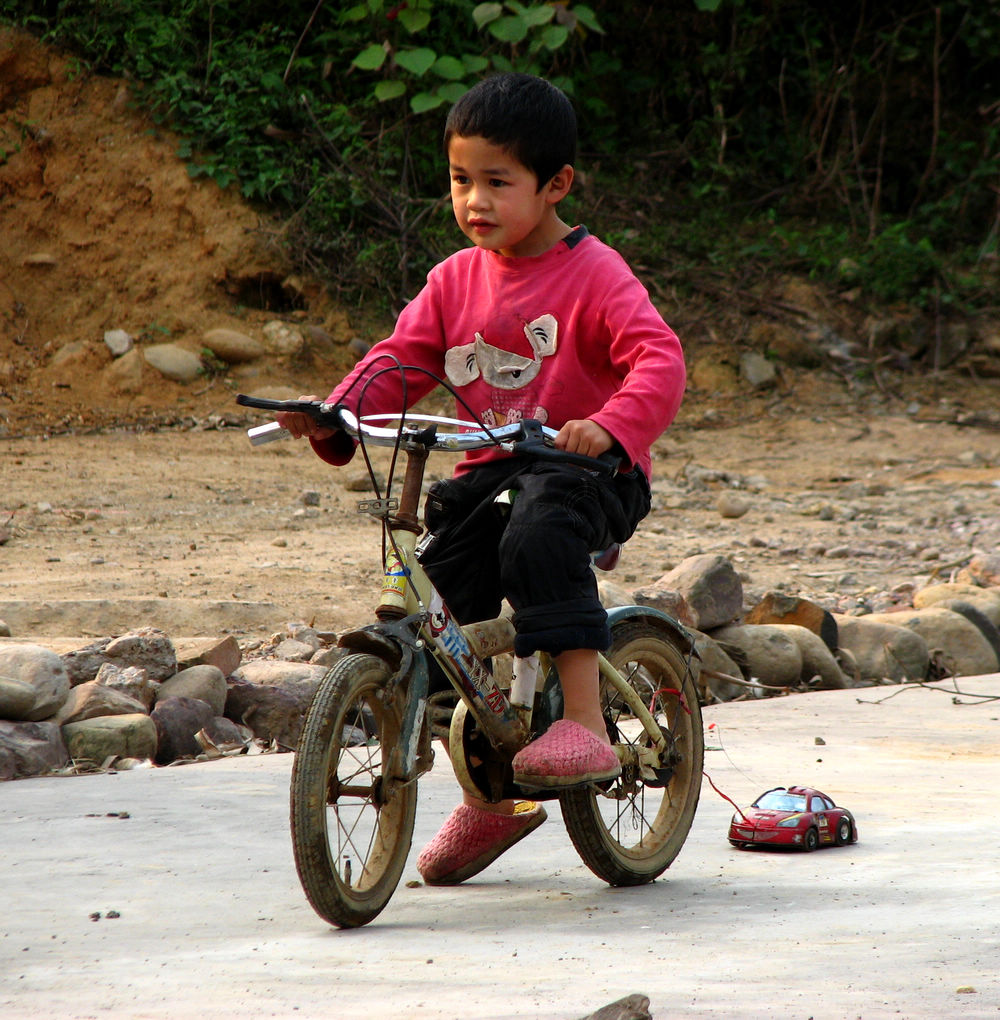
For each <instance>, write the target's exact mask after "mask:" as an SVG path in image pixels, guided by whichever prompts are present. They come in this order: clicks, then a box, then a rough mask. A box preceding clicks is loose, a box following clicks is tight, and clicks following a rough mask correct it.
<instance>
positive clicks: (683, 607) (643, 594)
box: [621, 579, 695, 627]
mask: <svg viewBox="0 0 1000 1020" xmlns="http://www.w3.org/2000/svg"><path fill="white" fill-rule="evenodd" d="M661 580H662V579H661ZM621 604H622V605H630V604H635V605H638V606H649V607H650V608H651V609H658V610H659V611H660V612H661V613H666V614H667V616H672V617H673V618H674V619H675V620H677V621H679V622H680V623H683V624H684V626H685V627H694V626H695V615H694V613H693V612H692V611H691V607H690V606H688V604H687V602H686V601H685V600H684V596H683V595H682V594H681V593H680V592H679V591H674V590H673V589H672V588H666V587H661V586H660V584H659V583H658V582H657V583H654V584H650V585H647V586H646V587H645V588H636V589H635V591H633V592H632V597H631V598H630V599H629V600H628V602H624V603H621Z"/></svg>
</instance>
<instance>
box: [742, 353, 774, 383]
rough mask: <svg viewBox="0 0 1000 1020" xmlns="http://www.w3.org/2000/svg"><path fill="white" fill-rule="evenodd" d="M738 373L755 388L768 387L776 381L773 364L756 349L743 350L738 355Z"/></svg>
mask: <svg viewBox="0 0 1000 1020" xmlns="http://www.w3.org/2000/svg"><path fill="white" fill-rule="evenodd" d="M740 375H741V376H742V378H743V379H744V380H745V381H746V382H748V383H749V384H750V385H751V386H752V387H753V388H754V389H755V390H763V389H769V388H770V387H772V386H774V385H775V383H777V381H778V373H777V371H776V370H775V368H774V365H772V364H771V362H770V361H768V360H767V358H765V357H764V355H763V354H759V353H758V352H757V351H745V352H744V353H743V354H742V355H741V356H740Z"/></svg>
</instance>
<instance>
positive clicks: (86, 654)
mask: <svg viewBox="0 0 1000 1020" xmlns="http://www.w3.org/2000/svg"><path fill="white" fill-rule="evenodd" d="M109 644H111V638H101V639H100V640H99V641H95V642H93V643H92V644H89V645H85V646H84V647H83V648H77V649H74V650H73V651H71V652H64V653H63V655H62V661H63V665H64V666H65V667H66V672H67V673H68V674H69V682H70V684H71V685H72V686H74V687H75V686H76V685H77V684H85V683H87V681H88V680H93V679H94V678H95V677H96V676H97V674H98V671H99V670H100V668H101V666H103V665H104V664H105V663H106V662H107V661H108V659H107V656H106V655H105V654H104V650H105V649H106V648H107V647H108V645H109Z"/></svg>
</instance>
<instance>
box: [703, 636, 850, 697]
mask: <svg viewBox="0 0 1000 1020" xmlns="http://www.w3.org/2000/svg"><path fill="white" fill-rule="evenodd" d="M709 636H710V637H711V638H712V639H713V640H715V641H718V642H720V643H721V644H722V645H723V647H725V646H726V645H732V646H734V647H736V648H738V649H739V650H740V651H741V652H742V654H743V655H744V656H745V657H746V661H747V664H748V665H749V667H750V672H751V675H752V676H754V677H756V678H757V679H758V680H760V682H761V683H763V684H767V685H773V686H777V687H789V686H791V687H794V686H797V685H798V684H800V683H808V684H810V685H811V686H812V687H813V688H814V689H818V690H837V689H843V688H845V687H852V686H854V684H853V683H852V681H851V678H849V677H848V676H846V675H845V674H844V672H843V670H841V668H840V666H839V664H838V663H837V661H836V659H834V657H833V654H832V653H831V652H830V649H829V648H827V647H826V645H825V644H824V643H823V641H822V639H821V638H820V637H819V636H818V635H816V634H814V633H813V632H812V631H811V630H808V629H807V628H805V627H799V626H797V625H795V624H779V623H760V624H749V625H745V626H739V625H730V626H728V627H721V628H719V629H718V630H714V631H712V633H711V634H710V635H709Z"/></svg>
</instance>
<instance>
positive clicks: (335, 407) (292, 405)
mask: <svg viewBox="0 0 1000 1020" xmlns="http://www.w3.org/2000/svg"><path fill="white" fill-rule="evenodd" d="M236 403H237V404H242V406H243V407H256V408H259V409H260V410H263V411H285V412H290V413H298V414H307V415H309V417H310V418H312V419H313V420H314V421H317V422H319V424H320V425H326V426H328V427H329V428H341V427H342V424H343V423H342V422H341V419H340V407H341V405H340V404H328V403H326V402H325V401H323V400H271V399H270V398H268V397H251V396H248V395H247V394H246V393H237V394H236Z"/></svg>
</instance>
